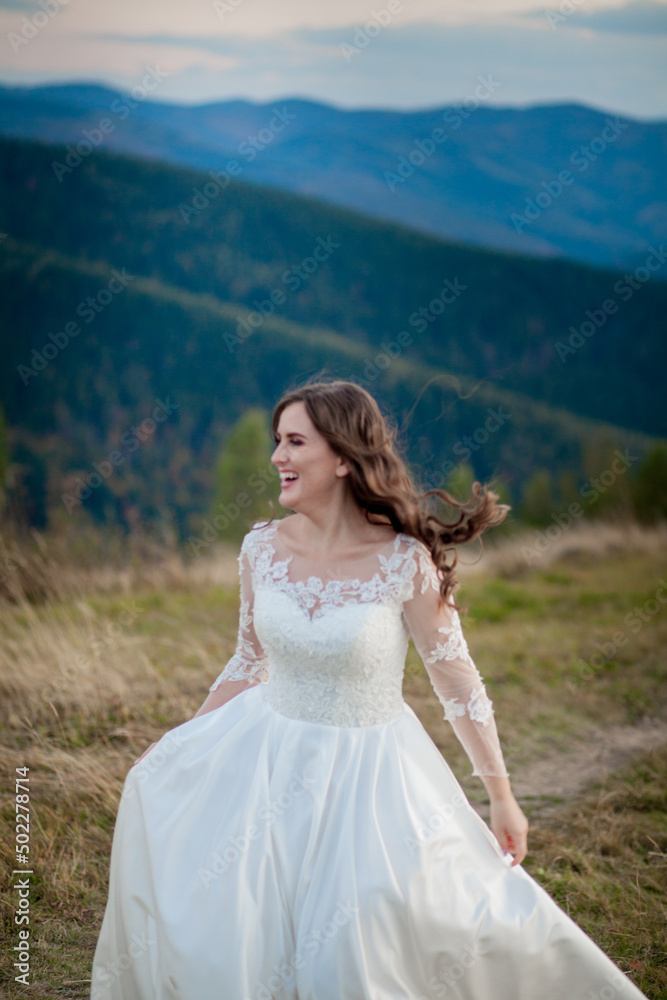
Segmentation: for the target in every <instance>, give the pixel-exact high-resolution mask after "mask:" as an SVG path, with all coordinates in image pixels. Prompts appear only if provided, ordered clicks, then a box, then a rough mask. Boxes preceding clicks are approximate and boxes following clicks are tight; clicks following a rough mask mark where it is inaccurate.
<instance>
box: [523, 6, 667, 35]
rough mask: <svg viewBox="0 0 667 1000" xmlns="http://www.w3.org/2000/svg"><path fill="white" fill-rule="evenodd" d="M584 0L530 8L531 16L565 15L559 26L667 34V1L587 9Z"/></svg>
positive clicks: (541, 17)
mask: <svg viewBox="0 0 667 1000" xmlns="http://www.w3.org/2000/svg"><path fill="white" fill-rule="evenodd" d="M582 2H583V0H567V2H566V3H559V4H557V5H555V6H554V8H553V9H551V10H547V9H545V8H542V9H539V10H531V11H526V12H525V13H524V14H523V15H522V16H523V17H524V18H526V19H528V20H534V19H539V20H540V21H544V20H545V17H546V15H547V13H550V14H552V15H553V16H555V17H557V18H558V17H559V16H560V17H562V20H560V19H559V20H558V21H557V22H556V23H555V26H556V27H561V26H562V27H568V28H576V29H579V30H583V29H585V30H587V31H593V32H598V33H600V34H612V35H650V36H654V35H665V34H667V4H664V3H654V2H651V0H631V2H630V3H627V4H626V5H625V6H624V7H603V8H601V9H599V10H593V11H586V10H584V9H583V8H580V7H579V6H577V4H579V3H582Z"/></svg>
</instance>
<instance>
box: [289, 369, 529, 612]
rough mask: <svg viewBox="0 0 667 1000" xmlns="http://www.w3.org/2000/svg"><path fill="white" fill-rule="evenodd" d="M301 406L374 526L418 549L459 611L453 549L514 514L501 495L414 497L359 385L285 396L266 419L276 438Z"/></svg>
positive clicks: (381, 421)
mask: <svg viewBox="0 0 667 1000" xmlns="http://www.w3.org/2000/svg"><path fill="white" fill-rule="evenodd" d="M299 402H301V403H303V404H304V405H305V407H306V412H307V413H308V416H309V417H310V419H311V420H312V422H313V424H314V425H315V427H316V428H317V430H318V431H319V433H320V434H321V435H322V437H323V438H325V440H326V441H327V442H328V444H329V446H330V448H331V449H332V450H333V451H334V452H336V454H338V455H340V457H341V458H342V459H343V460H344V461H345V462H346V464H347V465H348V466H349V469H350V472H349V475H347V476H346V479H347V481H348V483H349V485H350V488H351V490H352V494H353V496H354V498H355V500H356V501H357V503H358V504H359V506H360V507H362V508H363V509H364V510H365V512H366V518H367V520H368V521H369V522H370V523H371V524H387V523H389V524H390V525H391V526H392V528H393V529H394V530H395V531H397V532H403V533H405V534H406V535H411V536H412V537H413V538H417V539H419V541H421V542H423V543H424V544H425V545H426V546H427V548H428V549H430V552H431V555H432V558H433V562H434V563H435V566H436V568H437V569H438V570H439V573H438V575H439V577H440V597H441V600H442V601H447V600H448V597H449V595H450V594H451V595H452V601H450V602H449V603H450V605H451V606H452V607H454V608H456V609H457V610H459V611H460V610H461V609H460V608H459V606H458V605H457V604H456V602H455V601H454V600H453V593H452V592H453V590H454V589H455V588H456V587H457V586H458V581H457V580H456V577H455V574H454V569H455V567H456V563H457V561H458V555H457V552H456V549H455V548H454V546H456V545H461V544H462V543H463V542H469V541H471V540H472V539H474V538H477V537H478V536H479V535H481V534H482V532H483V531H485V530H486V528H488V527H491V526H492V525H496V524H500V523H501V521H503V520H504V519H505V517H506V516H507V512H508V511H509V510H510V509H511V508H510V507H509V506H508V505H507V504H501V503H498V500H499V496H498V494H497V493H495V492H494V491H493V490H491V489H489V487H488V485H486V484H485V485H484V486H483V487H482V484H481V483H479V482H474V483H473V486H472V496H471V498H470V500H468V501H466V502H459V501H458V500H456V499H455V498H454V497H452V496H451V495H450V494H449V493H447V492H446V491H445V490H442V489H431V490H427V491H426V492H425V493H419V492H418V491H417V488H416V486H415V483H414V481H413V479H412V477H411V475H410V473H409V471H408V469H407V468H406V465H405V463H404V461H403V460H402V459H401V458H400V456H399V455H398V453H397V450H396V430H395V428H393V427H391V426H390V425H389V423H388V421H387V420H386V419H385V417H384V416H383V415H382V413H381V411H380V408H379V406H378V404H377V402H376V401H375V399H374V398H373V396H371V394H370V393H369V392H367V391H366V389H364V388H363V387H362V386H360V385H357V384H356V382H348V381H343V380H335V381H331V382H322V381H316V382H310V383H306V384H305V385H302V386H301V387H300V388H296V389H293V390H291V391H290V392H287V393H285V395H284V396H283V397H282V398H281V399H280V400H279V402H278V403H277V404H276V407H275V409H274V411H273V416H272V418H271V430H272V433H273V435H274V438H275V435H276V433H277V430H278V421H279V420H280V415H281V413H282V412H283V410H284V409H285V408H286V407H287V406H290V405H291V404H292V403H299ZM429 496H438V497H440V499H441V500H444V502H445V503H447V504H449V505H451V506H452V507H456V508H458V509H459V510H460V514H459V517H458V520H456V521H455V522H454V523H453V524H448V523H446V522H445V521H442V520H441V519H440V518H439V517H437V516H436V515H435V514H434V513H432V512H431V511H429V510H427V509H426V507H425V505H424V500H425V499H426V498H427V497H429ZM448 552H452V553H453V558H452V561H451V563H448V562H447V553H448Z"/></svg>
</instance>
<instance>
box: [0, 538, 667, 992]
mask: <svg viewBox="0 0 667 1000" xmlns="http://www.w3.org/2000/svg"><path fill="white" fill-rule="evenodd" d="M229 558H230V557H228V559H229ZM228 569H230V570H231V576H233V566H231V567H228ZM169 573H170V576H169V582H168V584H167V583H165V580H166V570H165V572H164V573H163V574H162V580H161V582H159V581H160V574H158V575H157V578H156V580H157V581H158V582H154V583H148V582H144V583H143V584H136V583H135V584H133V583H132V576H131V575H128V576H126V577H122V576H121V575H120V574H118V575H117V585H116V588H115V590H114V589H113V587H112V589H111V590H107V591H104V590H102V588H100V587H98V588H97V589H95V588H92V587H91V588H89V589H88V590H87V591H81V589H79V591H78V594H77V593H76V592H75V590H74V589H72V592H71V594H70V596H68V594H67V587H66V586H63V593H62V595H61V597H60V599H56V598H55V597H54V598H52V599H51V600H49V601H47V602H45V603H41V604H35V605H31V604H28V603H25V602H24V603H22V604H19V605H4V606H3V607H2V608H1V609H0V649H2V650H3V653H2V660H1V661H0V692H1V695H2V697H1V698H0V706H1V707H0V713H1V715H0V721H1V723H2V728H3V735H2V737H1V741H2V746H0V762H1V763H0V767H1V769H2V779H3V788H4V789H10V783H13V777H14V768H15V767H16V766H19V765H23V764H26V765H28V766H29V767H30V768H31V775H32V781H31V809H32V837H31V845H32V857H33V859H34V870H35V872H36V875H35V877H34V878H33V894H32V901H31V902H32V915H33V934H34V936H33V943H34V959H33V966H32V969H33V973H32V982H33V983H34V985H33V986H32V987H31V988H30V990H25V989H24V988H22V987H18V988H14V989H11V988H10V989H9V991H8V992H7V993H6V994H5V995H7V996H8V997H14V996H16V997H18V996H24V995H25V996H27V995H30V996H48V997H53V996H54V995H58V996H72V997H82V998H83V997H87V996H88V993H87V990H88V984H87V983H86V980H87V979H88V978H89V975H90V962H91V959H92V951H93V949H94V945H95V940H96V935H97V931H98V929H99V925H100V921H101V918H102V913H103V909H104V904H105V900H106V877H107V873H108V860H109V850H110V844H111V836H112V830H113V823H114V818H115V813H116V808H117V804H118V799H119V795H120V791H121V787H122V783H123V780H124V777H125V774H126V772H127V769H128V768H129V767H130V766H131V763H132V761H133V760H134V757H135V756H136V755H137V754H138V752H140V751H141V750H142V749H143V748H144V747H145V746H147V745H148V743H149V742H150V741H152V740H153V739H157V738H158V737H159V736H160V735H161V734H162V733H163V732H164V731H165V730H166V729H169V728H171V727H173V726H175V725H178V724H179V723H180V722H182V721H184V720H185V719H187V718H189V717H191V716H192V714H193V713H194V712H195V711H196V709H197V707H198V706H199V705H200V704H201V702H202V701H203V699H204V697H205V694H206V688H207V686H208V684H209V683H210V680H211V679H212V678H213V677H215V676H216V675H217V673H218V672H219V670H220V669H221V665H223V664H224V663H225V662H226V660H227V658H228V657H229V655H230V654H231V651H232V649H233V646H234V639H235V633H236V624H237V606H238V605H237V594H236V587H235V586H234V585H222V584H212V583H206V582H202V581H201V580H200V581H199V582H197V581H196V580H195V577H194V572H193V569H192V568H190V569H188V568H183V569H182V570H181V571H180V575H179V571H178V568H174V567H171V569H170V570H169ZM661 575H662V576H664V552H655V553H653V554H650V553H649V554H632V553H621V552H618V553H616V554H614V555H613V556H607V557H604V558H603V557H600V558H596V557H593V556H586V557H584V556H581V555H580V556H569V557H567V558H565V559H563V560H561V561H559V562H558V563H557V564H556V565H555V566H552V567H550V568H549V570H548V571H537V570H534V571H528V572H527V573H525V574H524V575H523V576H522V577H519V578H517V579H508V578H504V577H501V576H496V577H490V576H485V575H480V576H479V577H478V578H474V577H470V578H469V579H468V580H467V582H466V585H465V588H463V589H462V591H461V593H460V595H459V600H460V603H462V604H464V605H466V604H467V605H468V606H469V607H470V613H469V614H468V615H466V616H464V618H463V621H464V627H465V630H466V634H467V637H468V641H469V644H470V648H471V651H472V653H473V656H474V658H475V660H476V662H477V664H478V666H479V667H480V669H481V670H482V673H483V674H484V676H485V678H486V679H487V683H488V688H489V692H490V694H491V696H492V698H493V700H494V705H495V708H496V715H497V719H498V724H499V729H500V733H501V739H502V742H503V745H504V748H505V751H506V755H507V759H508V764H509V767H510V770H511V771H513V772H514V773H517V772H519V771H520V769H521V768H522V766H523V765H526V764H528V763H529V762H530V761H533V760H535V759H536V758H539V757H544V756H549V755H550V754H552V753H553V752H554V750H559V749H564V748H566V747H567V745H568V741H569V740H570V739H571V738H572V737H573V736H576V735H581V732H582V730H585V727H586V726H587V725H592V724H593V723H595V724H603V725H604V724H609V725H613V724H618V723H628V722H635V721H637V720H639V719H640V718H641V717H642V716H644V715H646V714H649V715H654V716H655V715H662V717H663V718H664V717H665V698H664V686H663V687H662V688H661V685H664V669H661V662H660V661H661V655H662V654H661V650H662V649H664V646H665V642H666V641H667V616H666V615H665V613H664V610H662V606H661V611H660V612H658V613H656V614H655V615H653V616H652V617H650V618H649V620H648V621H647V622H646V623H645V624H644V625H643V626H642V628H641V629H640V630H639V631H638V632H636V633H630V632H629V629H628V627H627V626H624V624H623V620H624V616H625V615H626V614H627V613H628V612H629V611H631V609H632V608H633V607H634V606H635V605H643V604H644V603H645V602H646V601H647V600H648V599H650V598H652V597H653V595H654V594H655V592H656V589H657V587H658V580H659V579H660V577H661ZM73 579H75V578H73ZM147 579H148V578H147V577H146V578H145V581H146V580H147ZM221 579H224V574H223V576H222V577H221ZM121 584H122V585H123V586H124V587H125V592H123V591H122V589H121ZM79 588H80V583H79ZM624 627H625V629H626V631H627V632H628V634H629V640H628V642H627V643H626V644H625V645H624V646H622V647H620V648H619V652H618V656H617V658H616V659H612V660H610V662H609V663H608V664H607V665H605V666H604V668H602V669H600V670H599V671H596V672H595V675H594V676H593V677H592V678H590V679H589V680H586V681H582V680H581V678H580V677H579V674H578V670H577V667H576V661H577V658H578V657H580V656H581V657H583V658H584V659H588V658H589V657H590V656H591V654H592V653H593V652H594V651H595V647H594V643H595V641H603V642H604V641H607V640H608V639H609V637H610V636H611V635H612V634H613V633H614V632H616V631H617V630H618V629H619V628H624ZM77 653H80V654H82V656H83V657H84V660H85V663H84V665H83V666H82V667H79V668H76V667H73V666H72V664H73V663H75V662H76V660H75V656H76V654H77ZM405 694H406V698H407V700H408V701H409V702H410V703H411V704H413V706H414V707H415V709H416V711H417V712H418V714H419V716H420V718H421V719H422V721H423V723H424V724H425V726H426V727H427V729H428V731H429V733H430V734H431V736H432V737H433V739H434V740H435V741H436V743H437V744H438V746H440V747H441V748H442V750H443V752H444V753H445V755H446V757H447V759H448V760H449V762H450V763H451V765H452V768H453V770H454V771H455V773H456V774H457V776H458V777H459V778H460V780H461V781H462V783H463V785H464V787H465V788H466V790H467V791H468V792H469V793H470V794H471V797H472V798H473V799H479V798H480V788H481V786H480V783H479V782H478V781H477V779H473V778H471V777H470V776H469V772H470V765H469V763H468V762H467V759H466V758H465V756H464V755H463V753H462V751H461V749H460V747H459V746H458V744H457V743H456V740H455V738H454V737H453V735H452V733H451V731H450V730H449V727H448V725H447V724H446V723H445V722H444V721H443V720H442V713H441V710H440V706H439V703H438V702H437V700H436V698H435V695H434V694H433V692H432V689H431V688H430V684H429V682H428V679H427V677H426V676H425V674H424V671H423V668H422V667H421V666H420V664H419V662H418V660H417V658H416V656H415V654H414V651H412V652H411V654H410V658H409V662H408V669H407V671H406V682H405ZM666 774H667V750H663V751H662V752H657V751H656V752H653V753H652V754H649V755H647V756H646V757H645V758H644V759H642V760H640V761H638V762H636V763H635V764H634V765H633V766H632V767H630V768H629V769H628V770H627V771H626V772H624V773H622V774H618V775H615V776H613V777H612V778H610V779H608V780H607V781H606V783H605V785H604V787H603V788H601V789H599V790H595V791H592V792H590V793H589V794H587V795H586V796H585V797H583V798H582V799H579V800H577V801H576V802H574V803H564V804H562V806H561V807H560V808H559V810H558V811H557V812H556V814H555V815H553V816H551V817H550V818H549V819H548V820H546V819H542V820H540V819H538V820H537V821H536V822H535V823H534V825H533V832H532V836H531V841H530V855H529V857H528V859H527V861H526V864H525V867H526V868H527V870H528V871H529V872H530V873H531V874H532V875H533V876H534V877H535V878H536V879H537V880H538V881H539V882H540V883H541V884H542V885H544V886H545V888H546V889H547V890H548V891H549V892H551V893H552V894H553V895H554V897H555V898H556V899H557V901H558V902H559V904H560V905H562V906H564V907H565V908H566V909H567V911H568V912H569V913H570V915H571V916H572V917H573V918H574V919H575V920H577V922H578V923H579V924H580V925H581V926H583V927H584V929H585V930H586V931H587V932H588V933H589V934H590V935H591V936H592V937H593V938H594V939H595V940H596V941H598V943H599V944H600V945H601V946H602V947H603V948H604V949H605V950H606V951H607V952H608V954H610V955H611V956H612V957H613V958H614V959H615V960H617V961H618V962H619V964H620V965H621V967H622V968H623V969H624V970H625V971H626V972H628V974H629V975H630V976H631V978H632V979H634V981H635V982H637V983H638V985H639V986H640V987H641V988H642V989H643V990H644V992H645V993H646V994H647V996H649V997H651V998H656V1000H657V998H662V997H667V972H666V966H665V954H664V947H663V944H662V938H663V930H664V917H665V913H664V902H662V901H661V895H660V876H661V875H664V871H665V867H664V865H665V854H666V853H667V820H666V818H665V793H664V788H665V785H666V782H665V777H666ZM546 791H548V790H545V792H546ZM12 821H13V803H12V800H11V799H10V798H9V797H7V798H5V799H4V801H3V807H2V816H1V823H2V837H1V838H0V839H1V842H2V845H3V847H2V849H1V850H2V865H3V869H4V871H5V873H6V874H8V873H9V872H10V871H11V870H12V868H13V852H10V849H9V845H10V844H13V829H12ZM5 882H7V879H5ZM663 883H664V879H663ZM663 899H664V895H663ZM12 916H13V911H12V910H11V909H10V905H8V903H6V902H5V903H4V904H3V933H4V935H5V938H7V936H8V935H9V936H10V940H9V942H8V944H9V946H10V947H9V948H8V947H6V946H5V947H4V948H3V951H2V961H3V963H4V966H3V978H5V977H7V978H9V977H10V976H11V975H12V969H11V959H9V958H8V955H9V954H10V948H11V945H12V944H13V943H14V940H12V938H13V936H14V931H13V926H12V924H11V919H12Z"/></svg>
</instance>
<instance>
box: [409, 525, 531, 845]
mask: <svg viewBox="0 0 667 1000" xmlns="http://www.w3.org/2000/svg"><path fill="white" fill-rule="evenodd" d="M415 558H416V559H418V564H419V570H418V572H416V573H415V576H414V580H413V587H414V589H413V594H412V597H411V599H410V600H408V601H406V602H405V604H404V612H405V617H406V621H407V624H408V627H409V629H410V632H411V634H412V637H413V639H414V642H415V646H416V647H417V651H418V653H419V655H420V656H421V658H422V660H423V662H424V666H425V667H426V670H427V672H428V675H429V677H430V679H431V683H432V685H433V688H434V690H435V692H436V694H437V695H438V698H439V699H440V702H441V704H442V706H443V708H444V710H445V718H446V719H447V720H448V721H449V722H450V723H451V725H452V728H453V729H454V732H455V733H456V736H457V737H458V739H459V741H460V742H461V744H462V746H463V748H464V750H465V751H466V753H467V755H468V758H469V759H470V762H471V763H472V765H473V774H475V775H477V776H478V777H479V778H480V779H481V781H482V782H483V784H484V787H485V788H486V790H487V792H488V794H489V800H490V803H491V822H490V826H491V830H492V831H493V833H494V835H495V837H496V839H497V840H498V842H499V844H500V846H501V848H502V849H503V850H505V851H508V852H509V853H510V854H512V855H513V856H514V860H513V862H512V863H513V865H517V864H520V862H521V861H523V859H524V858H525V856H526V852H527V833H528V820H527V819H526V817H525V816H524V814H523V812H522V810H521V808H520V806H519V804H518V803H517V801H516V799H515V798H514V794H513V793H512V789H511V785H510V780H509V774H508V772H507V768H506V767H505V762H504V759H503V754H502V750H501V748H500V740H499V738H498V731H497V728H496V724H495V718H494V714H493V707H492V703H491V701H490V699H489V697H488V695H487V693H486V688H485V685H484V681H483V679H482V677H481V676H480V673H479V671H478V670H477V667H476V666H475V663H474V662H473V659H472V657H471V656H470V652H469V650H468V645H467V643H466V640H465V637H464V635H463V631H462V629H461V622H460V618H459V615H458V612H457V611H456V610H455V609H454V608H452V607H451V606H450V605H449V604H442V602H441V601H440V585H439V578H438V573H437V570H436V567H435V565H434V564H433V560H432V558H431V554H430V552H429V550H428V549H427V548H426V546H425V545H422V544H421V543H419V544H418V546H417V552H416V555H415Z"/></svg>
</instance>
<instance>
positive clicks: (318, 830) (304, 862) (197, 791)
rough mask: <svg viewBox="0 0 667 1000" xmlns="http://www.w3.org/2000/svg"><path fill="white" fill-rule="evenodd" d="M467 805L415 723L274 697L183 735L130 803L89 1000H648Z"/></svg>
mask: <svg viewBox="0 0 667 1000" xmlns="http://www.w3.org/2000/svg"><path fill="white" fill-rule="evenodd" d="M510 862H511V858H510V857H509V856H508V855H507V856H506V855H504V854H503V852H502V851H501V849H500V847H499V845H498V842H497V840H496V839H495V837H494V836H493V834H492V833H491V831H490V830H489V828H488V826H487V825H486V824H485V823H484V821H483V820H482V819H481V818H480V817H479V816H478V815H477V813H476V812H475V811H474V809H473V808H472V806H471V805H470V803H469V802H468V800H467V799H466V797H465V795H464V793H463V791H462V789H461V787H460V785H459V783H458V782H457V780H456V778H455V777H454V775H453V773H452V771H451V769H450V768H449V766H448V765H447V763H446V761H445V760H444V759H443V758H442V756H441V754H440V752H439V751H438V749H437V747H436V746H435V744H434V743H433V741H432V740H431V738H430V737H429V736H428V734H427V732H426V730H425V729H424V728H423V726H422V725H421V723H420V722H419V720H418V718H417V716H416V715H415V713H414V712H413V710H412V709H411V708H410V707H409V706H408V705H407V704H405V705H404V707H403V711H402V713H401V714H400V715H399V716H398V717H397V718H395V719H394V720H393V721H391V722H388V723H384V724H382V725H376V726H368V727H356V728H339V727H335V726H329V725H323V724H318V723H313V722H306V721H302V720H298V719H292V718H287V717H286V716H284V715H281V714H279V713H278V712H276V711H275V710H274V709H273V708H272V707H271V706H270V705H269V703H268V701H267V700H266V697H265V686H264V685H259V686H257V687H253V688H250V689H248V690H246V691H243V692H242V693H241V694H239V695H237V696H236V697H234V698H233V699H232V700H231V701H229V702H227V703H226V704H225V705H222V706H221V707H220V708H218V709H215V710H214V711H212V712H209V713H207V714H205V715H202V716H199V717H197V718H194V719H190V720H188V721H187V722H185V723H183V724H182V725H180V726H177V727H176V728H175V729H172V730H170V731H169V732H168V733H165V735H164V736H163V737H162V739H161V740H160V741H159V743H158V744H157V745H156V746H155V747H153V749H152V750H151V751H150V753H149V754H147V756H146V757H144V758H143V760H142V761H140V763H139V764H136V765H134V766H133V767H132V768H131V769H130V771H129V773H128V775H127V778H126V781H125V784H124V787H123V794H122V797H121V800H120V804H119V809H118V814H117V818H116V826H115V831H114V838H113V846H112V851H111V864H110V875H109V896H108V902H107V906H106V910H105V914H104V920H103V923H102V928H101V931H100V935H99V938H98V941H97V947H96V950H95V957H94V963H93V973H92V989H91V998H92V1000H440V998H456V1000H641V998H642V997H643V996H644V994H643V993H641V992H640V991H639V990H638V989H637V988H636V987H635V986H634V985H633V984H632V983H631V982H630V980H629V979H627V977H626V976H624V975H623V974H622V973H621V972H620V971H619V970H618V968H617V966H616V965H615V964H614V963H613V962H612V961H611V960H610V959H609V958H608V957H607V956H606V955H605V954H604V953H603V952H602V951H601V950H600V949H599V948H598V947H597V945H596V944H594V942H593V941H592V940H591V939H590V938H589V937H588V936H587V935H586V934H585V933H584V932H583V931H582V930H581V929H580V928H579V927H578V926H577V925H576V924H575V923H574V922H573V921H572V920H571V919H570V918H569V917H568V916H567V915H566V914H565V912H564V911H563V910H561V909H560V907H559V906H558V905H557V904H556V903H555V902H554V901H553V900H552V899H551V897H550V896H549V895H548V894H547V893H546V892H545V891H544V890H543V889H542V888H541V887H540V886H539V885H538V883H537V882H535V881H534V880H533V879H532V878H531V877H530V876H529V875H528V874H527V872H525V871H524V870H523V868H522V867H521V866H520V865H518V866H516V867H514V868H511V867H510Z"/></svg>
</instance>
